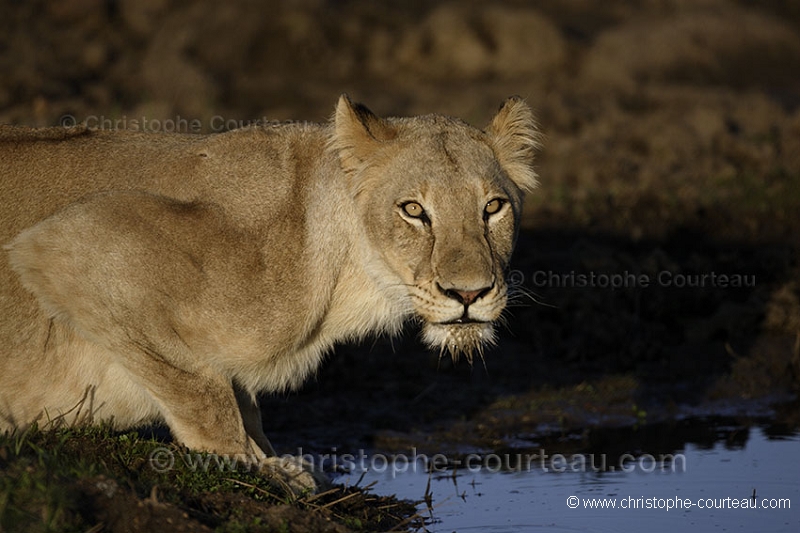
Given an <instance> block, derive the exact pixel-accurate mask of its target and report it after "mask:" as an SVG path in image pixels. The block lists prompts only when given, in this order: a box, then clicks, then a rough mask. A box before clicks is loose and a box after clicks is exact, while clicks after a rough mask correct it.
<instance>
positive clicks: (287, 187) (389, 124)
mask: <svg viewBox="0 0 800 533" xmlns="http://www.w3.org/2000/svg"><path fill="white" fill-rule="evenodd" d="M537 142H538V132H537V130H536V126H535V123H534V121H533V117H532V115H531V111H530V109H529V108H528V106H527V105H526V104H525V103H524V102H522V101H521V100H519V99H515V98H513V99H509V100H508V101H507V102H506V103H505V104H504V105H503V107H502V108H501V109H500V111H499V112H498V113H497V114H496V115H495V117H494V118H493V120H492V121H491V123H490V124H489V125H488V126H487V127H486V128H485V129H484V130H479V129H476V128H473V127H472V126H469V125H467V124H465V123H463V122H461V121H459V120H457V119H453V118H450V117H444V116H440V115H428V116H423V117H411V118H388V119H382V118H379V117H377V116H376V115H374V114H372V112H370V111H369V110H368V109H367V108H365V107H364V106H362V105H359V104H353V103H352V102H351V101H350V100H349V99H348V98H346V97H344V96H343V97H342V98H341V99H340V101H339V103H338V105H337V107H336V113H335V115H334V118H333V119H332V120H331V122H330V123H328V124H320V125H303V126H300V125H287V126H282V127H274V126H267V127H253V128H247V129H242V130H236V131H232V132H229V133H225V134H219V135H205V136H202V135H174V134H147V133H134V132H110V131H94V130H89V129H86V128H81V127H77V128H73V129H68V130H64V129H46V130H35V129H28V128H13V127H6V126H3V127H0V159H1V160H2V162H3V163H2V167H0V173H1V174H2V175H1V176H0V193H1V194H0V201H2V209H0V232H1V233H0V241H1V242H2V244H3V245H4V246H5V250H6V254H4V257H3V258H2V261H0V281H1V282H2V287H0V289H2V292H0V312H2V313H3V316H4V320H3V322H2V323H0V430H2V429H13V428H17V427H22V426H25V425H27V424H29V423H31V422H34V421H38V422H39V423H40V424H57V423H86V422H91V421H98V420H108V421H111V422H112V423H114V424H115V425H116V426H118V427H127V426H131V425H137V424H141V423H147V422H152V421H157V420H161V421H164V422H166V423H167V424H168V425H169V427H170V429H171V431H172V433H173V435H174V436H175V438H176V439H178V440H179V441H181V442H183V443H184V444H185V445H187V446H189V447H192V448H196V449H200V450H208V451H215V452H219V453H249V454H252V453H256V454H261V456H267V455H270V454H273V453H274V450H272V447H271V445H270V444H269V441H268V440H267V438H266V436H265V435H264V433H263V431H262V425H261V424H262V421H261V413H260V411H259V408H258V404H257V401H256V396H257V394H258V393H260V392H264V391H279V390H283V389H287V388H293V387H297V386H299V385H300V384H301V383H302V382H303V380H304V379H305V378H306V377H307V376H308V374H309V373H311V372H313V371H314V370H315V369H316V368H317V366H318V365H319V363H320V360H321V358H322V356H323V355H324V353H325V352H326V351H327V350H329V349H330V348H331V347H332V346H333V345H334V344H335V343H337V342H340V341H344V340H353V339H360V338H363V337H364V336H366V335H369V334H373V333H382V332H388V333H392V332H396V331H397V330H398V329H399V328H400V327H401V326H402V324H403V322H404V321H405V320H406V319H408V318H409V317H412V316H415V317H417V318H418V319H419V321H420V322H421V323H422V337H423V339H424V340H425V342H427V343H428V344H430V345H431V347H433V348H434V349H437V350H440V351H441V352H447V353H450V354H451V355H452V356H453V357H454V358H456V357H459V356H460V355H465V356H466V357H467V358H469V359H470V360H471V358H472V357H473V355H474V354H479V355H481V356H482V355H483V349H484V347H485V346H487V345H489V344H491V343H493V342H494V325H493V324H494V323H495V322H496V321H497V320H498V319H500V318H501V315H502V313H503V310H504V308H505V304H506V301H507V285H506V283H505V271H506V268H507V265H508V261H509V259H510V256H511V252H512V249H513V246H514V242H515V239H516V234H517V229H518V226H519V218H520V214H521V210H522V200H523V196H524V193H525V191H527V190H530V189H532V188H533V187H534V185H535V181H536V177H535V174H534V172H533V169H532V161H533V155H534V152H535V150H536V149H537V146H538V144H537Z"/></svg>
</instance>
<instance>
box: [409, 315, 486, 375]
mask: <svg viewBox="0 0 800 533" xmlns="http://www.w3.org/2000/svg"><path fill="white" fill-rule="evenodd" d="M423 339H424V340H425V342H426V343H427V344H428V345H429V346H431V347H432V348H439V352H440V354H444V353H445V352H449V353H450V356H451V357H452V359H453V361H457V360H458V359H459V357H460V356H461V355H464V356H465V357H466V359H467V361H468V362H469V363H470V364H471V363H472V360H473V356H474V355H475V354H478V356H480V357H481V358H483V349H484V347H485V346H486V345H490V344H494V341H495V333H494V327H493V325H492V323H491V322H484V321H479V320H474V319H471V318H458V319H456V320H452V321H449V322H429V323H428V324H427V325H426V326H425V327H424V328H423Z"/></svg>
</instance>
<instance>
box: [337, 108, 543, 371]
mask: <svg viewBox="0 0 800 533" xmlns="http://www.w3.org/2000/svg"><path fill="white" fill-rule="evenodd" d="M523 105H524V104H523ZM526 109H527V107H526ZM363 112H364V111H363V110H362V113H363ZM361 118H362V119H363V120H364V123H365V124H366V128H367V130H368V131H369V135H370V137H371V138H372V140H373V141H375V142H372V143H371V146H370V147H369V149H368V150H366V151H364V152H363V153H362V154H361V156H360V158H359V159H358V162H359V165H358V167H357V172H353V175H352V176H351V178H352V180H353V182H354V194H355V196H356V203H357V205H358V208H359V209H360V214H361V216H362V219H363V224H364V226H365V228H366V231H367V234H368V236H369V239H370V240H371V241H372V244H373V246H374V248H375V249H377V250H379V251H380V252H381V254H382V256H383V260H384V261H385V263H386V265H387V266H388V267H389V268H390V269H391V270H392V271H393V272H394V273H395V274H396V275H397V276H398V277H399V278H400V279H401V280H402V282H403V283H404V284H405V286H406V287H407V288H408V294H409V296H410V299H411V301H412V302H413V307H414V310H415V313H416V315H417V316H418V317H419V318H420V319H421V321H422V322H423V337H424V339H425V341H426V342H427V343H428V344H430V345H431V346H433V347H438V348H439V349H440V350H442V351H445V350H447V351H449V352H450V354H451V355H452V356H453V357H454V358H457V357H458V356H459V355H460V354H462V353H463V354H465V355H466V356H467V357H468V358H469V359H470V360H471V357H472V355H473V353H475V352H478V353H481V351H482V348H483V346H484V345H485V344H487V343H492V342H494V339H495V333H494V326H493V323H494V322H495V321H497V320H498V319H499V318H500V316H501V314H502V312H503V309H504V308H505V305H506V301H507V284H506V281H505V277H504V273H505V270H506V267H507V265H508V262H509V259H510V257H511V252H512V249H513V247H514V241H515V237H516V232H517V227H518V223H519V218H520V212H521V209H522V199H523V188H522V187H521V186H520V185H519V184H517V183H516V182H515V181H514V179H512V177H511V176H510V175H509V171H508V169H507V166H506V167H504V165H503V160H502V159H503V157H502V156H503V154H502V149H503V147H502V146H498V144H497V142H496V141H497V139H496V136H497V135H498V133H497V132H494V131H491V130H489V131H487V132H486V133H484V132H482V131H479V130H476V129H474V128H472V127H470V126H467V125H466V124H463V123H461V122H459V121H456V120H451V119H447V118H444V117H420V118H415V119H396V120H389V121H380V122H369V120H372V119H374V120H375V121H377V120H379V119H377V118H375V117H374V116H372V118H371V119H370V118H366V119H364V117H363V116H362V117H361ZM347 162H348V161H347V159H346V158H343V163H345V164H346V163H347ZM351 162H352V161H351ZM512 170H513V169H512ZM531 174H532V171H531Z"/></svg>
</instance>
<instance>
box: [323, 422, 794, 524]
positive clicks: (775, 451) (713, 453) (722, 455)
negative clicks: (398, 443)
mask: <svg viewBox="0 0 800 533" xmlns="http://www.w3.org/2000/svg"><path fill="white" fill-rule="evenodd" d="M717 429H718V431H717V433H718V434H719V435H720V436H721V440H716V441H714V440H713V439H712V440H711V442H709V441H708V439H705V440H700V442H699V443H698V442H696V443H692V442H691V441H690V442H686V443H685V444H684V446H683V448H682V449H678V450H676V451H675V452H674V453H671V454H662V453H653V454H647V453H645V452H646V450H642V451H640V452H639V453H637V455H636V457H634V456H624V457H623V460H622V461H620V456H619V454H616V455H613V459H612V458H606V463H607V464H606V465H605V466H606V468H605V470H606V471H603V472H601V471H597V470H598V469H597V468H593V466H597V465H599V464H600V461H601V459H600V454H597V455H595V457H594V461H593V462H592V461H591V460H589V459H588V457H587V456H585V455H581V456H577V455H565V456H563V460H562V457H559V456H555V455H554V456H552V457H550V456H548V457H547V458H546V459H545V460H544V461H542V455H543V453H546V451H545V450H541V449H540V450H539V453H538V454H537V457H536V459H534V460H533V461H532V462H531V464H530V468H528V467H527V465H526V464H525V463H523V467H522V468H519V467H518V468H517V470H518V471H514V472H502V471H500V472H498V468H497V466H498V463H496V462H495V463H493V462H491V461H489V462H488V463H487V464H488V467H489V468H488V469H487V468H482V469H479V468H478V465H479V464H480V460H478V459H477V458H475V463H474V468H472V469H470V470H469V471H468V469H466V468H464V467H462V468H461V469H460V470H458V469H457V470H456V471H455V475H453V471H452V470H449V471H444V470H442V469H440V470H439V472H438V473H434V474H430V473H426V472H425V471H424V468H422V467H420V468H416V469H415V468H405V465H403V464H400V465H399V467H397V466H396V469H397V470H406V471H405V472H403V473H397V474H396V475H393V474H392V472H391V467H388V469H387V470H386V471H383V472H379V471H375V470H370V471H368V472H367V473H366V474H365V475H364V478H363V479H361V481H360V485H361V486H364V485H366V484H369V483H372V482H375V484H374V486H373V487H372V490H373V491H374V492H376V493H380V494H392V493H394V494H396V495H397V496H398V497H400V498H406V499H411V500H415V501H418V500H423V499H424V497H425V495H426V492H427V493H428V494H429V495H430V499H429V503H430V504H431V506H432V510H429V509H428V505H427V504H425V503H422V504H420V513H421V514H424V515H426V516H430V517H431V521H430V523H429V524H428V526H427V527H428V530H429V531H432V532H447V533H449V532H452V531H457V532H470V531H480V532H487V533H505V532H521V531H531V532H535V531H548V532H559V531H593V532H606V531H607V532H626V531H630V532H636V533H640V532H647V533H659V532H665V533H666V532H669V533H674V532H676V531H682V530H689V531H770V532H782V531H785V532H792V533H797V532H798V531H800V435H798V434H797V433H789V434H784V435H781V436H769V435H768V434H767V431H765V430H764V429H762V428H751V429H750V430H747V429H744V430H742V429H741V428H738V429H732V430H730V431H727V430H725V429H724V428H723V429H719V428H717ZM732 436H734V437H732ZM670 456H672V457H670ZM581 458H583V461H581V460H580V459H581ZM368 464H371V463H368ZM374 464H375V465H376V467H377V470H383V468H382V467H383V466H384V463H383V462H382V461H377V462H375V463H374ZM420 465H421V463H420ZM517 466H519V465H517ZM612 469H613V471H612ZM622 470H625V471H622ZM358 477H360V474H356V473H355V472H354V473H353V474H350V475H349V476H345V477H343V478H340V479H339V481H340V482H343V483H346V482H350V483H356V480H357V479H358ZM592 501H594V502H595V505H616V508H596V507H595V508H592V507H591V505H592ZM734 501H735V503H734ZM568 504H569V505H568ZM689 504H691V507H690V506H689ZM698 505H702V506H703V507H702V508H701V507H699V506H698ZM734 505H736V506H738V507H734ZM742 506H744V507H742ZM770 506H773V507H775V508H765V507H770ZM622 507H627V508H622ZM752 507H755V508H752Z"/></svg>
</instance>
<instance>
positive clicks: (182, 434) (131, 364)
mask: <svg viewBox="0 0 800 533" xmlns="http://www.w3.org/2000/svg"><path fill="white" fill-rule="evenodd" d="M125 351H126V352H127V353H126V354H125V355H126V356H127V357H124V358H123V360H122V361H121V362H122V364H123V366H124V367H126V369H127V370H128V371H129V372H130V374H131V375H132V377H133V379H134V380H135V381H137V382H138V383H140V384H141V385H142V386H143V387H144V388H145V389H146V390H147V391H148V392H149V393H150V394H151V395H152V396H153V397H154V398H155V399H156V401H157V402H158V404H159V406H160V408H161V413H162V415H163V417H164V419H165V421H166V422H167V425H168V426H169V428H170V430H171V431H172V434H173V436H174V438H175V439H176V440H178V441H180V442H181V443H183V444H185V445H186V446H187V447H189V448H192V449H195V450H199V451H207V452H213V453H218V454H231V455H235V454H248V455H250V454H257V453H258V451H257V450H256V449H253V448H252V446H251V445H250V441H249V439H248V436H247V433H246V432H245V427H244V422H243V420H242V416H241V414H240V412H239V406H238V403H237V401H236V397H235V394H234V391H233V386H232V385H231V382H230V381H229V380H228V379H227V378H226V377H225V376H223V375H221V374H220V373H218V372H215V371H214V370H213V369H212V368H209V367H207V366H200V365H196V366H194V368H184V365H179V364H176V363H175V362H173V360H172V358H168V357H166V356H164V355H161V354H160V353H158V352H157V351H155V350H154V349H152V348H150V347H145V346H142V345H141V344H138V343H137V345H135V346H132V347H129V348H128V349H127V350H125ZM186 366H188V365H186Z"/></svg>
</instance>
